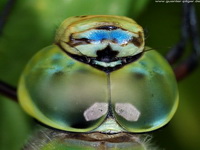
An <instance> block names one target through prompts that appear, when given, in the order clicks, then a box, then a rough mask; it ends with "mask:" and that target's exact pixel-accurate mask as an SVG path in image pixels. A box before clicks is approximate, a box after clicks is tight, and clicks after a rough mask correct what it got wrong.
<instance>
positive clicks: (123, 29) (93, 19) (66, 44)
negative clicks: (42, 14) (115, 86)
mask: <svg viewBox="0 0 200 150" xmlns="http://www.w3.org/2000/svg"><path fill="white" fill-rule="evenodd" d="M55 43H56V44H57V45H59V46H60V48H61V49H62V50H63V51H65V52H66V53H68V54H69V55H71V56H72V57H74V58H75V59H78V60H80V61H82V62H84V63H87V64H90V65H92V66H94V67H96V68H100V69H102V68H105V67H116V66H118V67H119V66H122V65H124V64H126V63H129V62H132V60H126V58H127V57H133V56H137V55H138V54H141V53H142V52H143V50H144V33H143V29H142V27H141V26H139V25H138V24H137V23H136V22H135V21H134V20H132V19H130V18H127V17H120V16H104V15H101V16H78V17H71V18H68V19H66V20H65V21H64V22H63V23H62V25H61V26H60V28H59V29H58V31H57V34H56V38H55ZM118 67H117V68H118Z"/></svg>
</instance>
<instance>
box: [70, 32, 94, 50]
mask: <svg viewBox="0 0 200 150" xmlns="http://www.w3.org/2000/svg"><path fill="white" fill-rule="evenodd" d="M72 36H73V35H72V34H71V35H70V40H69V42H67V44H68V45H69V46H71V47H74V46H78V45H85V44H90V43H91V40H89V39H87V38H82V39H74V38H73V37H72Z"/></svg>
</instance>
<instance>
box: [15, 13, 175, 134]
mask: <svg viewBox="0 0 200 150" xmlns="http://www.w3.org/2000/svg"><path fill="white" fill-rule="evenodd" d="M18 89H19V90H18V96H19V100H20V103H21V105H22V107H23V108H24V109H25V110H26V111H27V112H28V113H29V114H30V115H31V116H33V117H34V118H36V119H37V120H39V121H40V122H42V123H44V124H46V125H48V126H51V127H53V128H56V129H61V130H65V131H72V132H96V131H98V132H99V131H100V132H115V133H116V132H123V131H125V132H133V133H141V132H147V131H152V130H155V129H158V128H160V127H162V126H164V125H165V124H166V123H168V122H169V121H170V119H171V118H172V116H173V115H174V113H175V111H176V108H177V105H178V91H177V84H176V80H175V77H174V74H173V71H172V70H171V68H170V66H169V64H168V63H167V62H166V60H165V59H164V58H163V57H162V56H161V55H160V54H158V53H157V52H156V51H155V50H149V51H145V47H144V35H143V29H142V27H140V26H139V25H138V24H137V23H136V22H135V21H133V20H132V19H129V18H126V17H120V16H79V17H71V18H68V19H66V20H65V21H64V22H63V23H62V25H61V26H60V28H59V29H58V31H57V34H56V39H55V43H54V44H53V45H51V46H48V47H46V48H44V49H43V50H41V51H39V52H38V53H37V54H36V55H35V56H34V57H33V58H32V59H31V60H30V62H29V63H28V65H27V66H26V68H25V70H24V72H23V74H22V76H21V80H20V83H19V88H18Z"/></svg>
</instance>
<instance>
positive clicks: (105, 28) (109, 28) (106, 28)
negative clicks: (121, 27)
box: [95, 25, 118, 31]
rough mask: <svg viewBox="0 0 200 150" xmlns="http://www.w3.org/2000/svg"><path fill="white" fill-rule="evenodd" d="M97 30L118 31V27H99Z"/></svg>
mask: <svg viewBox="0 0 200 150" xmlns="http://www.w3.org/2000/svg"><path fill="white" fill-rule="evenodd" d="M95 29H99V30H109V31H110V30H116V29H118V27H116V26H109V25H108V26H100V27H97V28H95Z"/></svg>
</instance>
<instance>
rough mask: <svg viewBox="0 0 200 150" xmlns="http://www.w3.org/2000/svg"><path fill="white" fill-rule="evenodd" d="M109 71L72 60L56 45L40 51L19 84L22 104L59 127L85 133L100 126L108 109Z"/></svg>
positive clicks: (47, 123)
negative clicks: (105, 71)
mask: <svg viewBox="0 0 200 150" xmlns="http://www.w3.org/2000/svg"><path fill="white" fill-rule="evenodd" d="M106 90H107V80H106V74H105V73H103V72H101V71H98V70H96V69H93V68H92V67H90V66H88V65H85V64H83V63H80V62H78V61H75V60H73V59H72V58H70V57H69V56H67V55H66V54H65V53H64V52H63V51H62V50H60V49H59V48H58V47H57V46H50V47H47V48H45V49H43V50H41V51H40V52H39V53H37V54H36V55H35V56H34V57H33V58H32V60H31V61H30V62H29V63H28V65H27V67H26V69H25V71H24V73H23V74H22V77H21V80H20V84H19V91H18V95H19V99H20V103H21V105H22V107H24V109H25V110H26V111H27V112H28V113H29V114H30V115H32V116H33V117H34V118H36V119H37V120H39V121H40V122H42V123H44V124H46V125H48V126H50V127H54V128H56V129H61V130H66V131H72V132H86V131H91V130H92V129H94V128H96V127H98V126H99V125H100V124H101V123H102V122H103V120H104V118H105V116H106V114H107V111H108V104H107V97H108V96H107V91H106Z"/></svg>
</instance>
